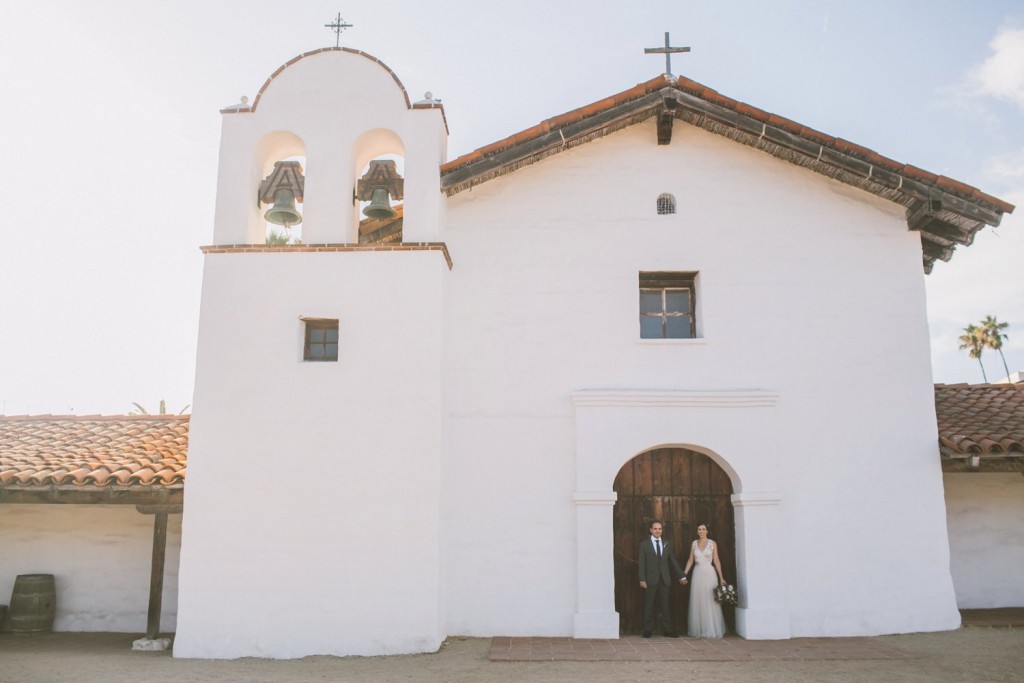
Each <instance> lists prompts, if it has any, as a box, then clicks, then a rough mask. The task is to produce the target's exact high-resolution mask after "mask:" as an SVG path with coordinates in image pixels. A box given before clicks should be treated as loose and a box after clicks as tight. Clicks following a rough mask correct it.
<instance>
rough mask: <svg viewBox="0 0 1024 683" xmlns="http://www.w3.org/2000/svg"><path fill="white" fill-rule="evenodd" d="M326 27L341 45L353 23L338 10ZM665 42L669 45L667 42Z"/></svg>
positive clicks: (336, 45) (335, 44) (335, 45)
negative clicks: (345, 31) (344, 35)
mask: <svg viewBox="0 0 1024 683" xmlns="http://www.w3.org/2000/svg"><path fill="white" fill-rule="evenodd" d="M324 28H329V29H333V30H334V34H335V38H334V47H341V32H342V31H344V30H345V29H347V28H352V24H348V23H345V20H344V19H342V18H341V12H338V18H337V19H335V20H334V21H333V22H331V23H330V24H324ZM665 36H666V38H665V40H666V41H667V40H668V34H667V33H666V34H665ZM665 44H666V45H668V43H667V42H666V43H665Z"/></svg>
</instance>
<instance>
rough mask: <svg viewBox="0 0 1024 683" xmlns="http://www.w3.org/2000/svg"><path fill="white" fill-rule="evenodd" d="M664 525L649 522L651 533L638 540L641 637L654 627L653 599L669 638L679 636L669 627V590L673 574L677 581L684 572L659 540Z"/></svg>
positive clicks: (684, 576)
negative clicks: (641, 616) (642, 630)
mask: <svg viewBox="0 0 1024 683" xmlns="http://www.w3.org/2000/svg"><path fill="white" fill-rule="evenodd" d="M663 530H664V526H663V525H662V523H661V522H660V521H658V520H654V521H653V522H651V537H650V538H646V539H644V540H643V541H641V543H640V549H639V550H638V551H637V554H638V555H639V556H640V587H641V588H643V589H644V591H645V595H644V638H650V637H651V631H653V630H654V603H655V601H657V603H658V606H659V608H660V609H661V627H662V631H663V633H664V634H665V635H666V636H667V637H669V638H678V637H679V636H677V635H676V632H675V630H674V629H673V628H672V614H671V613H670V612H669V608H668V590H669V588H670V587H671V586H672V574H673V573H675V575H676V576H678V577H680V579H679V583H680V584H685V583H686V575H685V574H683V569H682V567H680V566H679V562H678V561H677V560H676V556H675V555H673V554H672V551H671V550H670V549H669V547H668V542H666V541H664V540H662V538H661V533H662V531H663Z"/></svg>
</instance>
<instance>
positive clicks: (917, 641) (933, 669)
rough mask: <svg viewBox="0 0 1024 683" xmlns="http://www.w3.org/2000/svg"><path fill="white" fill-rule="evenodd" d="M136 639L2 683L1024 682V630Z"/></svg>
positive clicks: (60, 657) (3, 653) (24, 670)
mask: <svg viewBox="0 0 1024 683" xmlns="http://www.w3.org/2000/svg"><path fill="white" fill-rule="evenodd" d="M131 638H132V637H131V636H126V635H124V634H110V633H57V634H50V635H45V636H31V637H15V636H11V635H2V636H0V681H2V682H3V683H23V682H24V683H50V682H56V681H60V682H62V683H64V682H69V681H74V682H76V683H78V682H81V683H91V682H103V683H120V682H126V683H127V682H131V683H140V682H146V683H162V682H165V681H166V682H171V681H173V682H174V683H179V682H189V681H197V682H199V681H201V682H203V683H224V682H228V681H231V682H236V681H237V682H243V681H244V682H245V683H250V682H262V681H268V682H270V681H274V682H277V681H282V682H285V683H290V682H297V681H303V682H306V681H455V682H462V681H474V682H475V681H496V682H498V683H502V682H507V681H538V682H545V681H551V682H554V681H559V682H561V681H588V682H593V683H605V682H610V681H644V682H645V683H646V682H650V681H697V680H706V681H715V682H716V683H720V682H721V683H729V682H734V681H764V682H766V683H773V682H776V681H777V682H780V683H781V682H783V681H785V682H786V683H794V682H797V683H798V682H800V681H815V682H817V681H844V682H845V681H883V682H884V683H902V682H904V681H922V682H924V681H928V682H929V683H931V682H934V681H1014V682H1019V681H1024V629H1019V628H1018V629H1014V628H963V629H960V630H959V631H951V632H946V633H927V634H913V635H902V636H884V637H882V638H881V639H880V640H882V641H883V642H885V643H887V644H889V645H891V646H893V647H896V648H899V649H900V650H903V651H904V652H906V653H908V654H910V655H911V657H910V658H906V659H888V660H862V661H856V660H845V661H836V660H829V661H821V660H801V661H770V660H761V661H750V662H694V663H690V662H492V661H490V660H488V658H487V654H488V649H489V647H490V642H491V641H490V639H485V638H451V639H449V640H448V641H446V642H445V644H444V646H443V647H442V648H441V650H440V652H437V653H435V654H426V655H406V656H396V657H345V658H340V657H306V658H304V659H298V660H287V661H280V660H266V659H237V660H230V661H221V660H194V659H174V658H172V657H171V656H170V655H169V653H166V652H132V651H131V649H130V648H131Z"/></svg>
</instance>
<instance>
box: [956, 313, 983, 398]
mask: <svg viewBox="0 0 1024 683" xmlns="http://www.w3.org/2000/svg"><path fill="white" fill-rule="evenodd" d="M960 350H961V351H967V352H968V354H969V355H970V356H971V358H977V359H978V365H980V366H981V376H982V378H983V379H984V380H985V384H988V375H986V374H985V365H984V364H983V363H982V362H981V352H982V351H984V350H985V331H984V330H983V329H981V328H980V327H975V326H974V325H968V326H967V327H965V328H964V333H963V334H962V335H960Z"/></svg>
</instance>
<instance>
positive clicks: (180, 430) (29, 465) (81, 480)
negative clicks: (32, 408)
mask: <svg viewBox="0 0 1024 683" xmlns="http://www.w3.org/2000/svg"><path fill="white" fill-rule="evenodd" d="M188 426H189V416H188V415H182V416H178V415H138V416H135V415H115V416H98V415H93V416H55V415H39V416H19V417H0V489H17V488H20V487H32V488H38V487H44V486H45V487H57V488H93V489H95V488H102V487H112V486H113V487H133V488H134V487H144V488H156V489H180V488H182V487H183V486H184V482H185V460H186V454H187V451H188Z"/></svg>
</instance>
